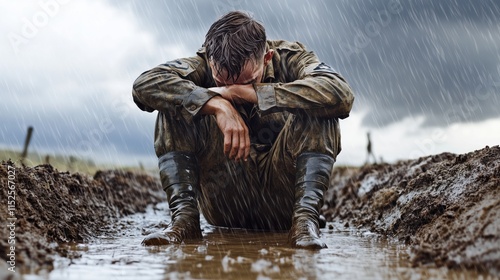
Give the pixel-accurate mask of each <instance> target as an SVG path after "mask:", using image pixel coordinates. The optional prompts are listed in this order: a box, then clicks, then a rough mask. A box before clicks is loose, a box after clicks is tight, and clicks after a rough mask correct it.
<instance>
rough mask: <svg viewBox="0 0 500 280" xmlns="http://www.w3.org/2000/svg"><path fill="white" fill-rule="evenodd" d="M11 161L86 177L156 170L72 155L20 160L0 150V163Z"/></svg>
mask: <svg viewBox="0 0 500 280" xmlns="http://www.w3.org/2000/svg"><path fill="white" fill-rule="evenodd" d="M9 159H10V160H12V161H13V162H14V163H15V164H16V165H18V166H20V165H21V164H23V163H24V164H25V165H26V166H31V167H33V166H37V165H40V164H46V163H49V164H50V165H52V166H53V167H54V168H56V169H57V170H59V171H69V172H72V173H74V172H79V173H84V174H88V175H94V174H95V172H96V171H98V170H108V169H114V170H126V171H135V172H137V171H142V172H144V171H147V172H149V173H152V174H155V173H157V170H145V169H144V168H143V167H140V166H118V165H113V164H96V163H95V162H94V161H93V160H91V159H80V158H77V157H75V156H72V155H54V154H50V155H46V154H39V153H36V152H30V153H28V156H27V157H26V159H24V160H22V159H21V152H20V151H13V150H2V149H0V161H1V160H5V161H7V160H9Z"/></svg>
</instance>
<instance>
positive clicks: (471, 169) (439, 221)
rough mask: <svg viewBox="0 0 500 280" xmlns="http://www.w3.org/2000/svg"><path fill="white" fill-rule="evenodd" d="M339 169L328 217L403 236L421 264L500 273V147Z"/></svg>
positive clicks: (402, 239)
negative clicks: (395, 162)
mask: <svg viewBox="0 0 500 280" xmlns="http://www.w3.org/2000/svg"><path fill="white" fill-rule="evenodd" d="M334 172H336V173H339V174H336V175H334V177H333V179H334V180H333V182H332V185H331V188H330V189H329V195H328V197H327V198H326V200H327V205H329V206H330V207H329V208H328V209H324V210H325V211H324V214H325V216H326V218H327V220H330V221H337V222H342V223H345V224H346V225H350V226H354V227H359V228H367V229H370V230H371V231H373V232H376V233H380V234H383V235H387V236H393V237H395V238H397V239H399V240H400V241H404V242H405V243H406V244H409V245H410V247H411V261H412V263H413V264H414V265H420V264H426V263H435V264H436V265H438V266H442V265H446V266H448V267H468V268H474V269H479V270H487V271H490V272H492V273H495V274H497V275H498V274H499V273H500V271H499V270H500V148H499V147H498V146H495V147H492V148H489V147H486V148H484V149H482V150H478V151H475V152H472V153H468V154H463V155H454V154H449V153H444V154H440V155H435V156H431V157H423V158H420V159H417V160H412V161H403V162H399V163H397V164H393V165H389V164H383V165H373V166H365V167H363V168H361V169H359V170H352V169H346V168H344V169H342V168H340V169H336V170H335V171H334ZM342 174H343V175H342ZM339 178H342V180H339Z"/></svg>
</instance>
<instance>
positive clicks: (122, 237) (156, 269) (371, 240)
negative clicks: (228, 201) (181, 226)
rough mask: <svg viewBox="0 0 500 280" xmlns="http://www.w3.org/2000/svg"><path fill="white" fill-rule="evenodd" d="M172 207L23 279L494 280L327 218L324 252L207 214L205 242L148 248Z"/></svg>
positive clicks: (140, 216)
mask: <svg viewBox="0 0 500 280" xmlns="http://www.w3.org/2000/svg"><path fill="white" fill-rule="evenodd" d="M169 219H170V218H169V211H168V205H167V204H166V203H160V204H157V205H155V206H149V207H148V208H147V210H146V212H145V213H136V214H133V215H129V216H126V217H124V218H122V219H120V220H119V221H118V222H117V223H116V224H115V225H114V227H115V230H114V231H112V232H114V233H107V234H104V235H102V236H99V237H98V238H95V239H94V240H93V241H91V242H89V243H86V244H66V245H62V246H66V247H69V248H70V249H71V250H72V251H73V252H74V253H75V254H79V255H80V257H78V258H72V259H70V258H64V257H57V258H56V261H55V263H54V269H53V270H52V271H50V272H45V273H41V272H39V273H38V274H24V275H23V279H139V280H140V279H494V278H491V277H490V276H488V275H487V274H481V273H480V272H477V271H474V270H465V269H464V270H460V269H458V270H457V269H448V268H446V267H440V268H436V267H432V266H427V267H412V266H411V263H410V262H409V254H408V249H409V248H408V246H406V245H404V244H401V243H400V242H397V241H390V240H387V238H384V237H381V236H379V235H376V234H373V233H371V232H369V231H363V230H356V229H353V228H345V227H344V226H343V225H340V224H336V223H328V224H327V227H326V228H325V229H322V238H323V239H324V241H325V242H326V244H327V245H328V248H327V249H322V250H319V251H309V250H303V249H291V248H289V246H288V245H287V233H286V232H280V233H269V232H251V231H246V230H241V229H239V230H238V229H236V230H235V229H225V228H217V227H213V226H210V225H208V224H207V222H206V221H205V220H204V219H203V218H202V227H203V231H204V238H203V240H198V241H191V242H187V243H185V244H181V245H169V246H153V247H144V246H141V245H140V243H141V241H142V239H143V237H144V234H147V233H149V232H151V231H155V230H159V228H161V227H162V226H164V225H165V220H167V221H168V220H169Z"/></svg>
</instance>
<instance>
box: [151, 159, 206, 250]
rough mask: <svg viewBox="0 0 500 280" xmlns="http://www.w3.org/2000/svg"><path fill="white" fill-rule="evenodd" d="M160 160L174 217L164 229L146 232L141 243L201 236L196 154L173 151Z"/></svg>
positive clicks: (173, 241) (155, 243)
mask: <svg viewBox="0 0 500 280" xmlns="http://www.w3.org/2000/svg"><path fill="white" fill-rule="evenodd" d="M159 162H160V164H159V165H160V177H161V183H162V186H163V187H164V190H165V192H166V193H167V200H168V206H169V207H170V211H171V214H172V221H171V223H170V225H169V226H168V228H167V229H166V230H165V231H164V232H161V233H152V234H150V235H148V236H146V238H144V240H143V241H142V244H143V245H168V244H179V243H181V242H182V241H183V240H185V239H197V238H201V237H202V235H201V229H200V212H199V211H198V202H197V200H196V199H197V196H198V187H199V185H198V171H197V170H198V167H197V162H196V158H195V157H194V155H190V154H188V153H182V152H170V153H167V154H165V155H163V156H162V157H160V159H159Z"/></svg>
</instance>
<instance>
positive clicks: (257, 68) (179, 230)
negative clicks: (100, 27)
mask: <svg viewBox="0 0 500 280" xmlns="http://www.w3.org/2000/svg"><path fill="white" fill-rule="evenodd" d="M133 98H134V101H135V103H136V104H137V106H138V107H139V108H140V109H142V110H144V111H148V112H153V111H155V110H156V111H158V117H157V121H156V128H155V141H154V147H155V152H156V155H157V156H158V159H159V168H160V177H161V183H162V186H163V188H164V190H165V192H166V193H167V197H168V203H169V207H170V209H171V212H172V221H171V223H170V225H169V227H168V228H167V229H166V230H165V231H164V232H161V233H154V234H151V235H149V236H147V237H146V238H145V239H144V241H143V244H144V245H162V244H172V243H180V242H182V241H183V240H185V239H196V238H201V237H202V234H201V229H200V220H199V219H200V214H199V210H201V212H202V213H203V215H204V216H205V218H206V220H207V221H208V222H209V223H210V224H212V225H216V226H224V227H232V228H246V229H260V230H289V241H290V243H291V245H292V246H293V247H299V248H312V249H318V248H325V247H326V245H325V243H324V242H323V241H322V240H321V238H320V237H319V226H318V223H319V211H320V208H321V206H322V204H323V194H324V193H325V191H326V189H327V187H328V183H329V178H330V173H331V171H332V168H333V163H334V162H335V158H336V156H337V154H338V153H339V152H340V149H341V147H340V131H339V123H338V122H339V121H338V119H339V118H346V117H348V116H349V112H350V110H351V107H352V103H353V100H354V97H353V94H352V91H351V89H350V87H349V86H348V84H347V83H346V81H345V80H344V78H342V77H341V76H340V75H339V74H338V73H337V72H335V70H333V69H332V68H331V67H330V66H328V65H326V64H325V63H322V62H321V61H320V60H319V59H318V58H317V57H316V55H315V54H314V53H313V52H310V51H307V50H306V49H305V47H304V46H303V45H302V44H300V43H298V42H295V43H292V42H287V41H268V40H266V34H265V30H264V27H263V26H262V25H261V24H260V23H259V22H257V21H255V20H254V19H253V18H252V17H250V16H249V15H248V14H246V13H245V12H240V11H233V12H229V13H228V14H226V15H224V16H223V17H221V18H220V19H219V20H217V21H216V22H215V23H213V24H212V26H211V27H210V29H209V30H208V33H207V34H206V37H205V43H204V45H203V47H202V48H201V49H199V50H198V52H197V55H196V56H193V57H189V58H182V59H177V60H173V61H169V62H167V63H165V64H161V65H159V66H157V67H155V68H153V69H151V70H149V71H146V72H144V73H143V74H141V75H140V76H139V78H137V80H136V81H135V82H134V86H133Z"/></svg>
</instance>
